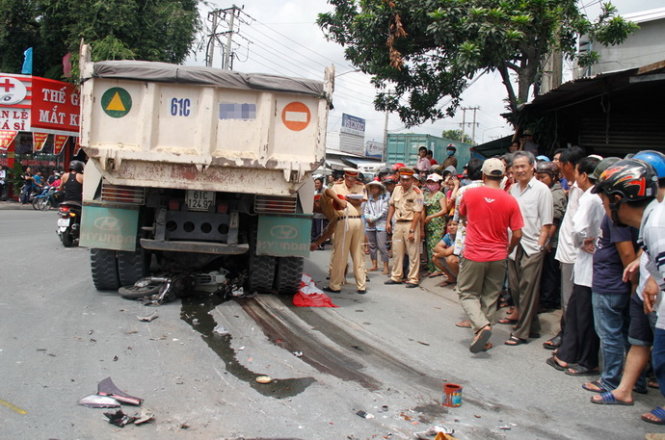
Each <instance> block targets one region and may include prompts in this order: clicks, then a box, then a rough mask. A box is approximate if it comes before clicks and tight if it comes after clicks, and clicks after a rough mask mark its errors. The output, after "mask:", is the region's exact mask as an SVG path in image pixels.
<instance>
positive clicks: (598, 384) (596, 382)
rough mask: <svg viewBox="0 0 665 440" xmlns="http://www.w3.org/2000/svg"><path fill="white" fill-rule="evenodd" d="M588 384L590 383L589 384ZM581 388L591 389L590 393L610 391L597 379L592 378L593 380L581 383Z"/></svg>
mask: <svg viewBox="0 0 665 440" xmlns="http://www.w3.org/2000/svg"><path fill="white" fill-rule="evenodd" d="M589 385H591V386H589ZM594 387H595V388H594ZM582 388H584V389H585V390H587V391H591V392H592V393H601V394H602V393H606V392H608V391H610V390H608V389H607V388H606V387H605V385H603V384H602V383H601V382H600V381H599V380H594V381H591V382H587V383H585V384H582Z"/></svg>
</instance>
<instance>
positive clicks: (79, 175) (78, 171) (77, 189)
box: [58, 160, 85, 203]
mask: <svg viewBox="0 0 665 440" xmlns="http://www.w3.org/2000/svg"><path fill="white" fill-rule="evenodd" d="M84 166H85V165H84V164H83V162H81V161H80V160H73V161H71V162H70V163H69V173H66V174H64V175H63V176H62V178H61V180H60V186H59V187H58V190H59V191H63V198H62V201H63V202H79V203H80V202H81V201H82V199H83V167H84Z"/></svg>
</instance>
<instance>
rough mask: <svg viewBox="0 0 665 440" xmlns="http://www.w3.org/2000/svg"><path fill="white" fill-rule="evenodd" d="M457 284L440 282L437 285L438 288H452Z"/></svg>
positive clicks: (454, 282) (455, 282)
mask: <svg viewBox="0 0 665 440" xmlns="http://www.w3.org/2000/svg"><path fill="white" fill-rule="evenodd" d="M455 284H457V281H448V280H446V281H441V282H440V283H439V284H437V286H438V287H448V286H454V285H455Z"/></svg>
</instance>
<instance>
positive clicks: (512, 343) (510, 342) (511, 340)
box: [503, 335, 529, 347]
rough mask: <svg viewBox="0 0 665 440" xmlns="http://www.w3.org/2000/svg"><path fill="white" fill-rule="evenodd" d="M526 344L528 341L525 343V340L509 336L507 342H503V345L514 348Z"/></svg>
mask: <svg viewBox="0 0 665 440" xmlns="http://www.w3.org/2000/svg"><path fill="white" fill-rule="evenodd" d="M528 342H529V341H527V340H526V339H522V338H518V337H517V336H513V335H510V338H508V340H507V341H506V342H504V343H503V344H504V345H509V346H511V347H514V346H516V345H522V344H526V343H528Z"/></svg>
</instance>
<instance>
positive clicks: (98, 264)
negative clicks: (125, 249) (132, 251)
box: [90, 249, 120, 290]
mask: <svg viewBox="0 0 665 440" xmlns="http://www.w3.org/2000/svg"><path fill="white" fill-rule="evenodd" d="M90 269H91V273H92V283H93V284H94V285H95V288H96V289H97V290H118V287H120V281H119V279H118V262H117V260H116V258H115V251H110V250H107V249H90Z"/></svg>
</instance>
